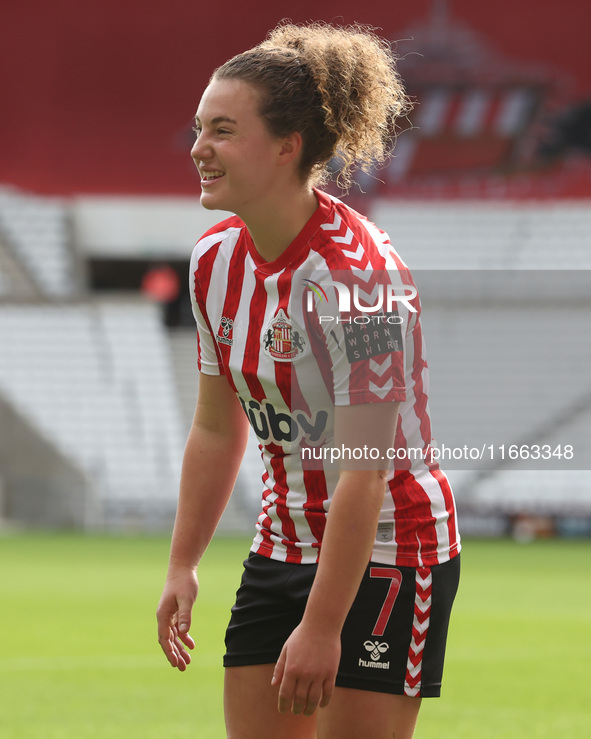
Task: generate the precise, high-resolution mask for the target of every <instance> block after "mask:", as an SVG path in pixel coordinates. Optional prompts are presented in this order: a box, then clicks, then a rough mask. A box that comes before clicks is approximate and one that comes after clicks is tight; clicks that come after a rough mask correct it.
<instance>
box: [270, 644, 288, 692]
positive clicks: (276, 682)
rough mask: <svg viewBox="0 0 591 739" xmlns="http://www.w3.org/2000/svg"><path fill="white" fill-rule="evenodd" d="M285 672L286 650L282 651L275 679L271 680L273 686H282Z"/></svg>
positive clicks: (275, 671)
mask: <svg viewBox="0 0 591 739" xmlns="http://www.w3.org/2000/svg"><path fill="white" fill-rule="evenodd" d="M284 671H285V649H282V650H281V654H280V655H279V659H278V660H277V664H276V665H275V669H274V670H273V677H272V679H271V685H273V686H275V685H281V681H282V680H283V673H284Z"/></svg>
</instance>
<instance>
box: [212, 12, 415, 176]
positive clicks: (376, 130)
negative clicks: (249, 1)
mask: <svg viewBox="0 0 591 739" xmlns="http://www.w3.org/2000/svg"><path fill="white" fill-rule="evenodd" d="M212 79H240V80H243V81H245V82H248V83H251V84H253V85H255V86H257V87H258V88H259V89H260V90H261V92H262V95H261V104H260V111H259V112H260V114H261V116H262V117H263V118H264V119H265V121H266V122H267V125H268V127H269V130H270V132H271V133H272V134H273V135H275V136H278V137H281V136H286V135H288V134H290V133H293V132H294V131H298V132H299V133H300V134H301V136H302V141H303V147H302V156H301V159H300V174H301V175H302V179H303V180H304V181H308V180H309V179H311V180H312V182H314V183H315V184H321V183H323V182H326V180H327V179H328V178H329V176H330V174H329V167H328V165H329V163H331V161H332V160H335V159H336V160H337V162H338V164H339V169H340V171H339V174H338V177H337V182H338V184H339V186H341V187H342V188H344V189H347V188H348V187H349V186H350V184H351V181H352V177H351V175H352V172H353V171H354V170H355V169H356V168H361V169H362V170H364V171H369V170H370V169H371V167H372V166H373V165H374V164H379V163H382V162H384V161H385V160H386V159H387V158H388V157H389V155H390V153H391V149H392V145H393V140H394V134H395V121H396V118H398V117H400V116H404V115H406V114H407V113H408V111H409V110H410V107H411V106H410V103H409V100H408V98H407V97H406V94H405V91H404V87H403V85H402V82H401V80H400V77H399V75H398V72H397V70H396V57H395V55H394V53H393V52H392V49H391V48H390V44H389V43H388V42H387V41H385V40H384V39H382V38H380V37H379V36H377V35H376V34H375V33H374V32H373V30H372V29H370V28H368V27H365V26H360V25H353V26H342V27H339V26H333V25H329V24H326V23H320V22H317V23H311V24H308V25H294V24H292V23H288V22H284V23H281V24H280V25H279V26H277V28H275V29H274V30H273V31H271V32H270V33H269V35H268V36H267V38H266V40H265V41H263V42H262V43H261V44H259V45H258V46H255V47H254V48H253V49H250V50H248V51H245V52H243V53H242V54H239V55H238V56H235V57H233V58H232V59H230V60H229V61H227V62H226V63H225V64H223V65H222V66H221V67H219V68H218V69H217V70H216V71H215V72H214V74H213V76H212Z"/></svg>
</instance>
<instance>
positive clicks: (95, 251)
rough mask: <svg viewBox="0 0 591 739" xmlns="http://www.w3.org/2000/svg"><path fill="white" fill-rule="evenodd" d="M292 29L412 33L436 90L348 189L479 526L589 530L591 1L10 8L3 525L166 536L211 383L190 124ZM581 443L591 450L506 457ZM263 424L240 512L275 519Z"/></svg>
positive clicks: (229, 519)
mask: <svg viewBox="0 0 591 739" xmlns="http://www.w3.org/2000/svg"><path fill="white" fill-rule="evenodd" d="M286 15H289V16H290V17H291V18H292V19H293V20H294V21H296V22H299V21H305V20H309V19H317V20H320V19H323V20H327V21H335V22H345V23H350V22H354V21H358V22H361V23H365V24H370V25H373V26H377V27H380V28H381V29H382V31H381V32H382V34H383V35H384V36H386V37H387V38H389V39H391V40H392V41H397V42H398V46H397V48H398V52H399V54H400V56H401V60H400V64H399V69H400V73H401V75H402V77H403V79H404V80H405V82H406V84H407V87H408V91H409V93H410V94H411V95H412V96H413V97H414V98H415V99H416V101H417V105H416V107H415V110H414V111H413V113H412V114H411V116H410V123H411V124H412V128H410V129H409V130H406V131H403V132H402V133H401V135H400V137H399V140H398V144H397V149H396V156H395V158H394V159H393V160H392V161H391V163H390V164H389V166H387V167H386V168H384V169H382V170H381V171H379V172H375V173H374V175H375V176H373V177H362V178H360V179H359V185H360V188H359V189H355V190H354V191H352V193H351V194H350V196H349V200H350V202H351V203H352V204H353V205H354V206H356V207H357V206H358V207H359V208H360V209H361V210H363V211H364V212H367V213H368V214H369V216H370V218H371V219H372V220H375V221H376V222H377V223H378V224H379V225H380V226H381V227H383V228H385V229H386V230H387V231H388V232H389V233H390V236H391V238H392V241H393V243H394V244H395V246H396V247H397V249H398V250H399V251H400V253H401V255H402V256H403V258H404V259H405V260H406V261H407V263H408V264H409V266H410V267H411V269H412V270H413V272H414V273H415V277H416V281H417V283H418V285H419V288H420V289H421V290H422V286H423V285H424V291H422V292H423V303H424V306H425V315H424V321H425V330H426V336H427V342H428V356H429V360H430V365H431V368H432V401H431V406H432V411H433V417H434V427H435V433H436V437H437V441H438V444H440V445H446V446H448V447H463V446H464V445H468V447H470V448H472V447H474V448H482V447H483V446H484V447H488V446H490V445H492V446H493V448H494V451H495V455H494V459H490V460H488V463H487V464H485V465H484V466H483V465H476V464H471V465H463V464H462V463H461V462H458V461H457V460H456V461H453V460H452V462H451V463H450V465H446V464H445V463H443V466H444V467H446V466H447V467H449V468H450V475H451V477H452V482H453V484H454V487H455V489H456V493H457V498H458V503H459V507H460V514H461V524H462V525H463V526H462V528H463V531H464V533H465V534H478V535H491V536H497V535H503V534H507V533H510V532H511V533H513V534H515V535H516V536H518V537H520V538H532V537H536V536H553V535H556V534H559V535H564V536H589V535H591V474H590V472H589V470H590V469H591V451H590V445H591V372H590V368H591V290H590V287H591V279H590V276H591V56H590V54H589V43H588V38H587V37H588V29H589V26H590V22H591V5H590V4H589V2H588V0H568V2H566V3H563V4H562V5H561V6H560V8H559V9H556V8H555V9H553V11H552V12H550V11H549V10H546V7H545V6H544V4H540V3H538V2H534V0H497V2H496V3H494V6H491V5H490V4H486V3H485V4H481V3H474V2H472V1H471V0H449V2H444V1H442V0H414V1H413V2H412V3H409V2H399V3H392V2H390V1H389V0H388V1H386V0H374V2H369V3H365V4H363V5H362V6H361V7H359V6H358V4H357V3H353V2H350V1H349V0H342V1H340V2H334V1H333V0H325V2H323V3H322V4H321V5H320V6H319V5H318V3H317V2H311V0H300V2H299V3H298V4H297V8H295V7H294V8H292V9H291V12H288V11H286V10H282V9H278V8H277V5H276V3H272V2H270V1H269V0H264V1H261V2H259V3H254V4H253V3H245V4H242V5H241V6H239V7H238V6H236V7H232V8H231V10H229V9H228V8H227V7H222V6H217V5H216V4H207V5H206V4H203V3H196V2H188V1H187V0H167V2H166V3H164V2H162V1H161V0H143V1H142V2H139V0H124V2H121V1H120V0H117V2H115V1H114V0H104V1H103V2H101V3H93V4H90V3H80V2H75V0H56V2H52V3H46V2H41V0H25V1H24V2H21V3H18V4H16V3H5V4H4V5H3V6H2V8H1V10H0V18H1V19H2V27H3V29H4V33H3V43H2V46H1V48H0V60H1V71H0V74H1V77H2V90H3V93H2V98H3V112H2V115H1V116H0V136H1V141H2V153H1V156H0V521H1V526H0V528H1V527H4V528H6V529H10V528H11V527H20V526H41V527H60V528H64V527H65V528H72V529H78V530H85V531H108V532H119V531H122V532H130V531H131V532H138V531H139V532H144V531H157V530H169V529H170V527H171V524H172V520H173V516H174V511H175V506H176V495H177V484H178V476H179V470H180V462H181V456H182V449H183V444H184V437H185V435H186V432H187V429H188V426H189V423H190V420H191V417H192V413H193V408H194V403H195V396H196V383H197V371H196V339H195V330H194V326H193V321H192V316H191V311H190V305H189V300H188V295H187V282H188V281H187V270H188V260H189V257H190V253H191V249H192V245H193V243H194V242H195V241H196V239H197V238H198V237H199V235H200V234H201V233H202V232H203V231H204V230H205V229H206V228H208V227H209V226H210V225H211V224H212V223H214V222H215V221H216V220H219V219H220V214H219V213H208V212H206V211H204V210H203V209H201V207H200V205H199V198H198V195H199V185H198V181H197V178H196V175H195V172H194V168H193V164H192V162H191V160H190V158H189V148H190V145H191V141H192V134H191V130H190V128H191V123H192V117H193V114H194V112H195V109H196V106H197V103H198V100H199V97H200V95H201V93H202V91H203V89H204V88H205V86H206V84H207V80H208V77H209V74H210V73H211V71H212V70H213V69H214V68H215V67H216V66H217V65H218V64H221V63H222V62H223V61H225V60H226V59H227V58H228V57H230V56H231V55H233V54H235V53H238V52H239V51H241V50H243V49H244V48H246V47H248V46H251V45H253V44H255V43H257V42H258V41H259V40H261V39H262V38H263V37H264V35H265V33H266V31H267V30H268V29H269V28H271V27H272V26H273V25H275V24H276V23H277V22H278V21H279V20H281V18H283V17H284V16H286ZM503 444H504V445H505V446H506V448H507V449H508V447H509V446H510V445H512V444H517V445H527V446H528V448H529V447H531V445H535V444H538V445H544V444H547V445H549V446H550V448H551V449H552V450H554V449H557V448H559V449H561V450H562V449H563V448H564V446H565V445H572V446H573V448H574V454H573V459H572V460H565V459H564V458H563V457H562V456H561V457H560V458H559V457H558V456H557V455H553V456H552V457H551V459H550V460H546V461H544V462H538V463H533V462H532V461H531V460H518V462H517V463H516V464H509V463H507V460H500V459H499V458H498V449H499V446H500V445H503ZM258 461H259V460H258V452H257V449H256V443H255V442H254V440H252V442H251V445H250V448H249V453H248V455H247V459H246V462H245V465H244V468H243V470H242V472H241V475H240V478H239V481H238V484H237V489H236V491H235V495H234V496H233V498H232V502H231V504H230V506H229V508H228V510H227V512H226V514H225V516H224V519H223V521H222V524H221V528H222V529H223V530H225V531H231V532H239V533H242V532H245V531H249V530H250V529H251V527H252V524H253V520H254V518H255V516H256V514H257V498H258V492H259V481H260V473H259V469H258Z"/></svg>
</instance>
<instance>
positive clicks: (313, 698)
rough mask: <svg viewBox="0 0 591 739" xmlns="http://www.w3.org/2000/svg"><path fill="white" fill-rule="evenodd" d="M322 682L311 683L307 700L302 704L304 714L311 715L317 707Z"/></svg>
mask: <svg viewBox="0 0 591 739" xmlns="http://www.w3.org/2000/svg"><path fill="white" fill-rule="evenodd" d="M322 695H323V692H322V683H312V685H310V688H309V690H308V700H307V701H306V704H305V706H304V710H303V714H304V716H311V715H312V714H313V713H314V711H315V710H316V709H317V708H318V704H319V703H320V700H321V698H322Z"/></svg>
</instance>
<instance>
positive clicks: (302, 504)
mask: <svg viewBox="0 0 591 739" xmlns="http://www.w3.org/2000/svg"><path fill="white" fill-rule="evenodd" d="M316 195H317V197H318V201H319V207H318V209H317V210H316V212H315V213H314V214H313V216H312V217H311V219H310V220H309V221H308V223H307V224H306V225H305V227H304V228H303V230H302V231H301V232H300V234H299V235H298V236H297V237H296V239H295V240H294V241H293V242H292V243H291V244H290V246H289V247H288V248H287V249H286V250H285V251H284V252H283V253H282V254H281V256H280V257H279V258H278V259H277V260H276V261H274V262H264V261H263V260H262V258H261V257H260V255H259V254H258V252H257V251H256V249H255V246H254V244H253V242H252V240H251V237H250V234H249V233H248V230H247V228H246V226H245V225H244V223H243V222H242V221H241V220H240V219H239V218H238V217H236V216H232V217H230V218H228V219H226V220H225V221H223V222H222V223H220V224H218V225H217V226H215V227H214V228H212V229H210V230H209V231H208V232H207V233H206V234H205V235H204V236H203V238H201V239H200V240H199V242H198V243H197V245H196V246H195V249H194V251H193V256H192V259H191V271H190V276H191V297H192V302H193V310H194V314H195V318H196V321H197V328H198V365H199V369H200V371H201V372H203V373H205V374H210V375H219V374H225V375H226V376H227V378H228V381H229V383H230V385H231V386H232V388H233V390H234V391H235V392H236V394H237V396H238V399H239V401H240V403H241V405H242V407H243V409H244V412H245V413H246V415H247V416H248V419H249V421H250V423H251V425H252V427H253V429H254V431H255V433H256V435H257V437H258V439H259V443H260V449H261V455H262V459H263V463H264V473H263V478H262V482H263V489H262V511H261V514H260V516H259V518H258V521H257V524H256V529H257V531H256V535H255V538H254V541H253V545H252V550H253V551H255V552H258V553H259V554H262V555H265V556H268V557H271V558H273V559H277V560H282V561H288V562H296V563H304V564H307V563H313V562H316V561H317V559H318V553H319V549H320V545H321V542H322V536H323V532H324V527H325V524H326V516H327V513H328V509H329V505H330V500H331V497H332V494H333V492H334V490H335V487H336V483H337V480H338V469H337V466H336V465H335V464H332V463H331V461H330V460H331V456H330V454H331V451H330V450H331V445H332V442H333V441H334V408H335V406H339V405H355V404H366V403H377V402H400V411H399V417H398V426H397V430H396V438H395V443H394V450H395V452H394V453H395V455H396V460H395V466H394V470H393V472H392V474H391V475H390V479H389V487H388V491H387V493H386V496H385V499H384V503H383V506H382V511H381V515H380V521H379V525H378V530H377V536H376V540H375V544H374V549H373V555H372V560H373V561H375V562H380V563H384V564H389V565H398V566H411V567H419V566H431V565H435V564H438V563H441V562H445V561H446V560H448V559H450V558H451V557H453V556H455V554H457V553H458V552H459V550H460V542H459V535H458V531H457V526H456V514H455V505H454V499H453V495H452V492H451V489H450V486H449V483H448V480H447V478H446V476H445V475H444V473H443V472H442V471H441V470H440V469H439V468H438V466H437V464H436V463H435V462H434V461H433V460H432V459H431V458H430V455H429V449H430V444H431V440H432V437H431V422H430V418H429V410H428V404H427V395H428V369H427V363H426V360H425V347H424V342H423V337H422V332H421V324H420V320H419V318H420V303H419V300H418V296H416V288H414V283H413V282H412V278H411V276H410V274H409V272H408V269H407V267H406V265H405V264H404V263H403V262H402V261H401V259H400V257H399V256H398V255H397V254H396V252H395V251H394V249H393V247H392V246H391V244H390V242H389V239H388V237H387V235H386V234H385V233H384V232H383V231H381V230H379V229H378V228H377V227H376V226H375V225H373V224H372V223H370V222H369V221H368V220H367V219H366V218H365V217H363V216H361V215H360V214H359V213H356V212H355V211H354V210H352V209H351V208H349V207H348V206H346V205H345V204H344V203H342V202H341V201H339V200H337V199H336V198H333V197H331V196H329V195H327V194H326V193H323V192H321V191H316ZM401 298H402V299H401ZM364 309H365V310H364ZM411 452H412V453H411ZM343 453H344V452H343ZM359 505H360V506H361V505H363V491H360V493H359Z"/></svg>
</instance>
